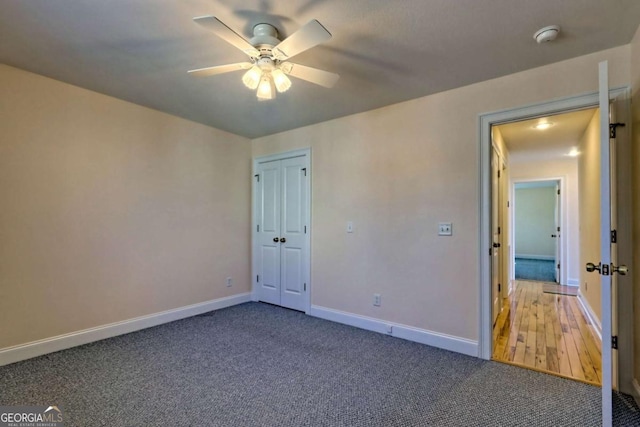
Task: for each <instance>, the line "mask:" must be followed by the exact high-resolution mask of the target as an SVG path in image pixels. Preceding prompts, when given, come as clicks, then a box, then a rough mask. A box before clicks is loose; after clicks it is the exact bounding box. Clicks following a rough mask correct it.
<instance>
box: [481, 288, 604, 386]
mask: <svg viewBox="0 0 640 427" xmlns="http://www.w3.org/2000/svg"><path fill="white" fill-rule="evenodd" d="M544 285H545V283H544V282H529V281H516V288H515V290H514V291H513V292H512V294H511V295H510V297H509V298H507V299H505V302H504V306H503V309H502V312H501V313H500V314H499V315H498V318H497V320H496V323H495V325H494V328H493V342H494V352H493V360H496V361H500V362H507V363H512V364H516V365H520V366H524V367H527V368H532V369H535V370H541V371H545V372H549V373H555V374H559V375H561V376H565V377H569V378H573V379H576V380H580V381H584V382H588V383H592V384H595V385H600V382H601V378H602V377H601V343H600V339H599V338H598V336H597V335H596V334H595V329H594V327H593V326H592V324H591V321H590V320H589V318H588V317H587V316H586V315H585V314H584V313H583V311H582V307H581V305H580V302H579V301H578V298H577V297H575V296H568V295H560V294H554V293H547V292H544ZM547 285H548V284H547Z"/></svg>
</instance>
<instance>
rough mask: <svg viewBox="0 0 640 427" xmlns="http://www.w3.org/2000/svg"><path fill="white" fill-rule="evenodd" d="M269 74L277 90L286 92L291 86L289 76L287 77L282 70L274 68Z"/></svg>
mask: <svg viewBox="0 0 640 427" xmlns="http://www.w3.org/2000/svg"><path fill="white" fill-rule="evenodd" d="M271 76H272V77H273V82H274V83H275V85H276V89H278V92H280V93H282V92H286V91H287V90H289V88H290V87H291V80H289V77H287V76H286V74H285V73H283V72H282V70H280V69H277V68H276V69H275V70H273V71H272V72H271Z"/></svg>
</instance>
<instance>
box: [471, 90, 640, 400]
mask: <svg viewBox="0 0 640 427" xmlns="http://www.w3.org/2000/svg"><path fill="white" fill-rule="evenodd" d="M614 98H616V99H618V100H620V101H621V104H622V105H621V108H619V109H618V114H619V120H620V121H621V122H625V123H627V126H626V127H624V128H618V132H619V135H620V136H619V137H620V139H624V140H625V141H630V134H629V132H630V128H631V115H630V107H631V105H630V102H631V89H630V87H629V86H622V87H616V88H612V89H610V90H609V99H614ZM594 107H598V92H590V93H586V94H582V95H576V96H571V97H567V98H560V99H556V100H550V101H546V102H541V103H537V104H531V105H527V106H522V107H516V108H511V109H506V110H501V111H496V112H490V113H484V114H480V115H479V117H478V132H479V141H480V144H479V147H478V149H479V154H480V155H479V161H480V164H479V168H478V169H479V172H478V173H479V179H478V183H479V187H480V188H479V194H480V197H479V200H478V202H479V206H478V208H479V218H478V225H479V227H478V229H479V233H480V236H479V237H480V238H479V248H478V257H479V263H478V266H479V271H478V274H479V278H480V280H479V283H478V286H479V292H478V296H479V298H478V305H479V310H478V316H479V323H478V329H479V331H478V357H479V358H481V359H485V360H490V359H491V354H492V351H493V339H492V338H493V337H492V326H493V325H492V322H491V309H492V302H491V259H490V257H489V256H488V255H489V248H490V246H491V145H492V143H491V127H492V126H494V125H500V124H505V123H510V122H516V121H522V120H528V119H533V118H538V117H543V116H548V115H554V114H561V113H566V112H570V111H577V110H582V109H587V108H594ZM620 145H622V144H620ZM626 145H627V147H629V146H630V142H628V143H627V144H626ZM627 157H628V158H630V157H631V156H627ZM623 158H624V157H623ZM618 167H619V170H618V172H617V173H618V182H620V177H621V176H628V174H629V172H628V171H627V170H626V168H625V167H624V165H623V164H621V163H619V164H618ZM621 207H622V205H618V208H619V209H620V208H621ZM619 212H620V210H619ZM622 214H623V216H625V215H630V213H626V214H625V213H622ZM629 235H630V234H629ZM624 246H625V247H626V246H628V244H626V243H625V245H624ZM622 250H623V246H622V245H620V247H619V253H620V252H621V251H622ZM630 255H631V253H628V254H626V255H624V256H627V257H628V258H625V263H626V264H627V265H628V266H629V268H630V270H631V269H632V266H630V265H629V264H631V261H632V260H631V256H630ZM631 277H632V276H622V277H619V278H618V283H620V284H621V285H620V286H619V291H618V298H617V304H618V325H620V328H619V331H618V336H619V340H618V341H619V350H618V358H619V362H618V366H619V371H618V372H619V376H620V377H619V379H618V384H619V385H620V390H621V391H622V392H625V393H629V392H630V390H629V388H628V386H631V387H632V384H633V374H632V373H633V306H632V305H630V304H629V303H628V301H633V298H632V296H633V285H632V283H631ZM622 282H626V283H624V284H622ZM622 341H624V344H623V343H622ZM603 348H609V344H604V343H603ZM631 390H633V389H631Z"/></svg>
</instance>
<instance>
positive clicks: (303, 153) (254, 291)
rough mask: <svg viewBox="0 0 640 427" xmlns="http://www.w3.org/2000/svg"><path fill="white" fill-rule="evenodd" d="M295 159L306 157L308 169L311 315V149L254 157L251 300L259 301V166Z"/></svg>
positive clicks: (307, 272) (307, 270)
mask: <svg viewBox="0 0 640 427" xmlns="http://www.w3.org/2000/svg"><path fill="white" fill-rule="evenodd" d="M294 157H305V158H306V160H305V163H306V168H307V181H306V185H307V188H306V194H307V196H306V200H305V201H304V203H306V205H307V206H306V207H307V210H306V212H307V214H306V218H305V222H306V224H307V234H306V239H305V243H304V250H305V260H304V267H303V268H304V272H303V276H304V277H305V280H306V282H305V283H306V284H307V289H306V291H305V296H304V312H305V313H306V314H309V309H310V308H311V289H312V283H311V233H312V232H313V227H312V226H311V188H312V186H311V175H312V174H311V172H312V168H311V148H310V147H308V148H302V149H298V150H292V151H284V152H280V153H274V154H269V155H266V156H260V157H254V158H253V166H252V174H251V300H252V301H258V300H259V299H258V282H257V280H256V276H257V274H258V263H257V261H258V257H257V256H256V250H257V247H258V236H257V224H258V217H257V214H256V198H257V193H256V176H257V173H258V165H259V164H260V163H266V162H273V161H278V160H284V159H291V158H294Z"/></svg>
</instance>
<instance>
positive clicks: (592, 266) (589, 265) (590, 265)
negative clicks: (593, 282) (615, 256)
mask: <svg viewBox="0 0 640 427" xmlns="http://www.w3.org/2000/svg"><path fill="white" fill-rule="evenodd" d="M596 270H598V271H600V263H598V265H595V264H594V263H592V262H588V263H587V271H588V272H589V273H593V272H594V271H596Z"/></svg>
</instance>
